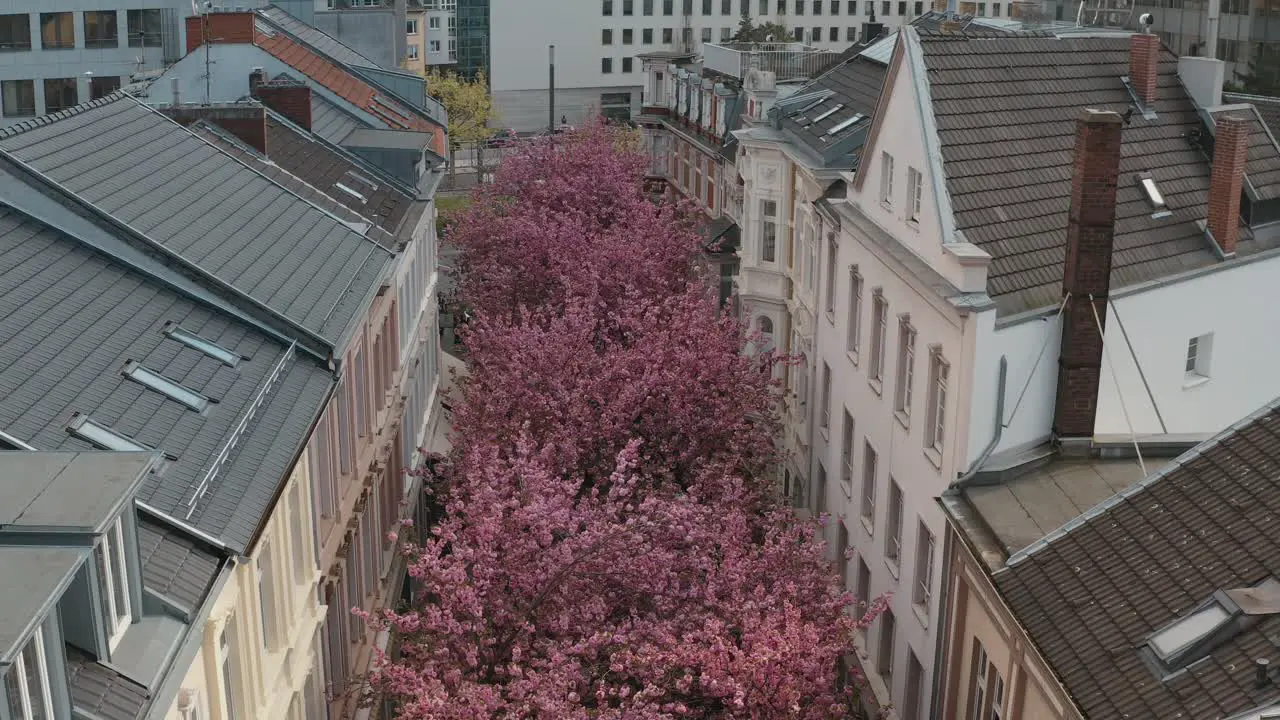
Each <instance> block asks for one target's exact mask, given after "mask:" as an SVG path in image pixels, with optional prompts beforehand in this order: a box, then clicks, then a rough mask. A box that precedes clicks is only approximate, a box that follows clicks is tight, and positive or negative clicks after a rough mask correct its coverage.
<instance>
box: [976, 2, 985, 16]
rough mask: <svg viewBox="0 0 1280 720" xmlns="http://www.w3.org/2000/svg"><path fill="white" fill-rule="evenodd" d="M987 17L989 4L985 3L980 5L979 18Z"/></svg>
mask: <svg viewBox="0 0 1280 720" xmlns="http://www.w3.org/2000/svg"><path fill="white" fill-rule="evenodd" d="M986 16H987V4H986V3H984V2H980V3H978V17H986Z"/></svg>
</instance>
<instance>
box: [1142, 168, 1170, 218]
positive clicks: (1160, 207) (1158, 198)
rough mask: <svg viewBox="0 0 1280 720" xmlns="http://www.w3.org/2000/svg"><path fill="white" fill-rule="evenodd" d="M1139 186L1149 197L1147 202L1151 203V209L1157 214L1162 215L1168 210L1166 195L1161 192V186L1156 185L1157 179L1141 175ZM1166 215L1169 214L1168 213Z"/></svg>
mask: <svg viewBox="0 0 1280 720" xmlns="http://www.w3.org/2000/svg"><path fill="white" fill-rule="evenodd" d="M1138 184H1139V185H1141V186H1142V192H1143V193H1144V194H1146V196H1147V202H1149V203H1151V209H1152V210H1153V211H1154V212H1155V213H1157V214H1158V213H1161V212H1163V211H1166V210H1167V207H1166V205H1165V201H1164V193H1162V192H1160V188H1159V186H1157V185H1156V179H1155V178H1153V177H1151V176H1150V175H1140V176H1139V177H1138ZM1165 214H1168V213H1167V212H1166V213H1165Z"/></svg>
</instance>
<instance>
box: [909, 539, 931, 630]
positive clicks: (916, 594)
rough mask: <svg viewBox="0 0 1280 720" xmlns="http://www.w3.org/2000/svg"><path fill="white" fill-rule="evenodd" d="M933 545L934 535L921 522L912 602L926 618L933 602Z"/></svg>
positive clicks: (917, 541)
mask: <svg viewBox="0 0 1280 720" xmlns="http://www.w3.org/2000/svg"><path fill="white" fill-rule="evenodd" d="M933 545H934V540H933V533H931V532H929V528H928V527H927V526H926V525H925V524H924V520H921V521H920V524H919V525H918V526H917V527H916V581H915V585H914V587H913V589H912V596H911V602H913V603H915V604H916V605H919V606H920V609H921V610H923V611H924V614H925V616H926V617H927V616H928V615H929V603H930V602H931V601H932V600H933Z"/></svg>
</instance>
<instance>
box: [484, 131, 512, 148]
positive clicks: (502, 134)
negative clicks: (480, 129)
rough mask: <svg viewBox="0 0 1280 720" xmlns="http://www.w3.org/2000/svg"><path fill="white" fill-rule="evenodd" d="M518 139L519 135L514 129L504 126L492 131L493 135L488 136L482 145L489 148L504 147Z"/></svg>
mask: <svg viewBox="0 0 1280 720" xmlns="http://www.w3.org/2000/svg"><path fill="white" fill-rule="evenodd" d="M519 139H520V136H519V135H517V134H516V131H515V130H512V129H511V128H505V129H502V130H499V131H498V132H496V133H494V134H493V137H490V138H489V139H488V140H485V141H484V145H485V147H491V148H500V147H506V146H508V145H511V144H512V143H514V142H516V141H517V140H519Z"/></svg>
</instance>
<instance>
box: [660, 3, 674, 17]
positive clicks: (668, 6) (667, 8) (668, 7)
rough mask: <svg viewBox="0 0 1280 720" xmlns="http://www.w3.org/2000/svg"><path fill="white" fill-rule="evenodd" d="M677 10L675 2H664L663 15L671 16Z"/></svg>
mask: <svg viewBox="0 0 1280 720" xmlns="http://www.w3.org/2000/svg"><path fill="white" fill-rule="evenodd" d="M674 9H675V0H662V14H663V15H671V14H672V12H673V11H674Z"/></svg>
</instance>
